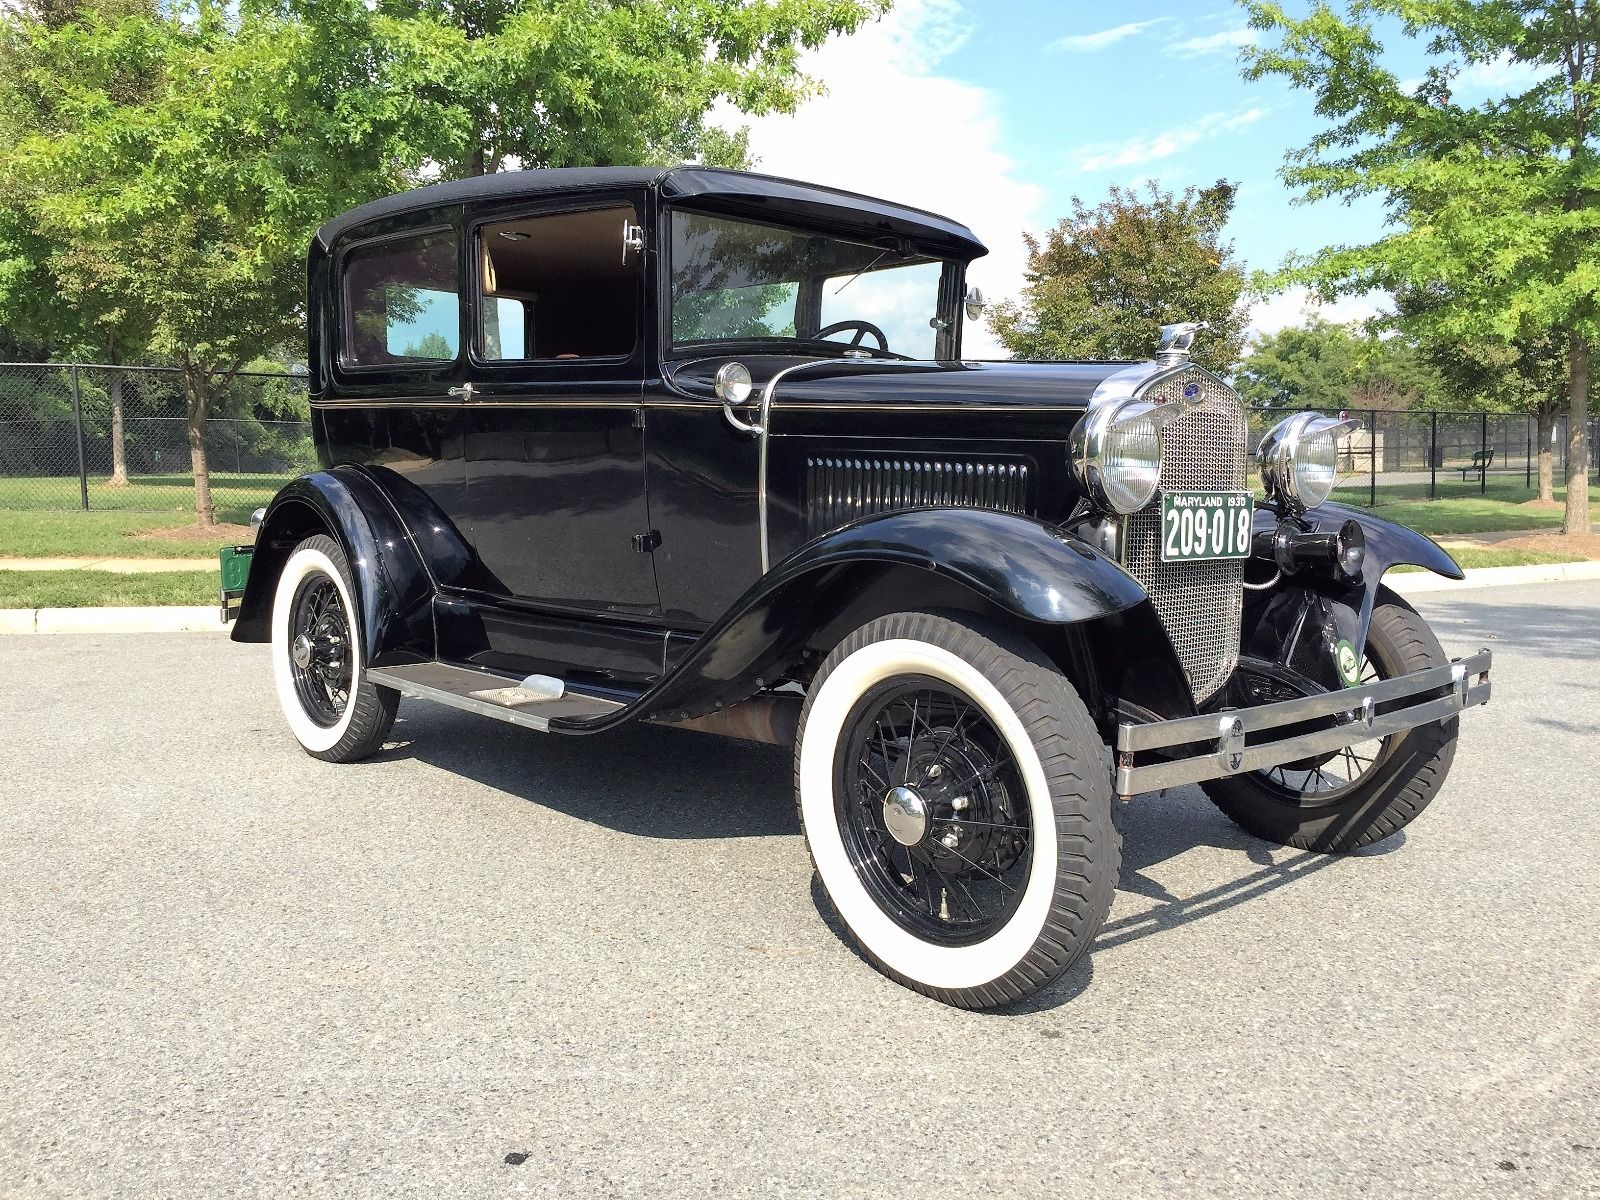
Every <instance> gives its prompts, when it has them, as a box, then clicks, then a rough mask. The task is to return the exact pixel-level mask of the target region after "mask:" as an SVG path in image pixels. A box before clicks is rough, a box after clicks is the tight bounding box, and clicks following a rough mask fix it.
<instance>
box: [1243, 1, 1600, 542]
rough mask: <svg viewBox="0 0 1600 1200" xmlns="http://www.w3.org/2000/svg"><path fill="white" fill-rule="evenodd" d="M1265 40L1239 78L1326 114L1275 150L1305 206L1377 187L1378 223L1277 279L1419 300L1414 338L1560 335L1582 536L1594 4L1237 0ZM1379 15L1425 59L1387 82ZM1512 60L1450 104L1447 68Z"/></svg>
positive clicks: (1596, 203) (1596, 82) (1573, 522)
mask: <svg viewBox="0 0 1600 1200" xmlns="http://www.w3.org/2000/svg"><path fill="white" fill-rule="evenodd" d="M1242 2H1243V3H1244V4H1245V7H1246V8H1247V9H1248V10H1249V12H1250V20H1251V24H1252V25H1253V26H1254V27H1255V28H1257V29H1261V30H1267V31H1275V32H1276V33H1277V34H1278V35H1279V44H1277V45H1275V46H1274V45H1263V46H1260V47H1256V48H1250V49H1247V50H1246V51H1245V74H1246V77H1247V78H1250V79H1260V78H1263V77H1265V76H1269V75H1277V76H1282V77H1284V78H1286V79H1287V80H1289V82H1290V83H1292V84H1293V85H1295V86H1296V87H1301V88H1305V89H1307V90H1309V91H1311V92H1313V93H1314V94H1315V96H1316V110H1317V113H1318V114H1319V115H1320V116H1322V117H1324V118H1326V119H1327V120H1328V121H1330V122H1331V124H1330V126H1329V127H1328V128H1326V129H1325V130H1323V131H1322V132H1321V133H1319V134H1317V135H1316V136H1315V137H1314V138H1313V139H1312V140H1311V141H1310V142H1309V143H1308V144H1307V145H1306V146H1305V147H1304V148H1302V149H1300V150H1298V151H1295V152H1293V153H1291V155H1290V156H1289V158H1288V160H1287V163H1286V166H1285V167H1284V170H1283V175H1284V178H1285V179H1286V181H1287V182H1289V183H1290V184H1291V185H1292V186H1295V187H1297V188H1299V189H1301V193H1302V196H1301V198H1302V199H1304V200H1320V199H1326V198H1331V197H1339V198H1343V199H1346V200H1350V199H1353V198H1355V197H1359V196H1367V195H1377V196H1381V197H1382V198H1383V199H1384V201H1385V203H1386V205H1387V208H1388V216H1387V221H1388V231H1387V232H1386V234H1385V235H1384V236H1383V237H1381V238H1379V239H1378V240H1376V241H1374V242H1372V243H1371V244H1369V245H1364V246H1336V247H1330V248H1328V249H1325V250H1323V251H1322V252H1320V253H1319V254H1316V255H1314V256H1312V257H1310V258H1305V259H1300V260H1297V261H1295V262H1292V263H1291V264H1290V265H1289V267H1288V268H1287V269H1286V270H1285V271H1284V272H1283V273H1282V274H1281V275H1280V276H1279V282H1282V283H1291V282H1299V283H1305V284H1308V285H1310V286H1311V287H1312V288H1314V289H1315V290H1316V291H1317V292H1318V294H1320V295H1321V296H1323V297H1325V298H1329V297H1332V296H1334V295H1337V294H1341V293H1361V292H1366V291H1370V290H1374V289H1384V290H1388V291H1390V292H1394V293H1397V294H1403V293H1406V292H1417V291H1420V292H1423V293H1425V294H1427V295H1428V296H1429V298H1430V302H1429V303H1428V304H1426V305H1423V306H1421V307H1420V308H1418V309H1414V310H1412V311H1410V312H1402V313H1401V314H1399V315H1398V316H1397V317H1396V318H1395V321H1396V322H1397V323H1398V324H1400V325H1401V326H1402V327H1405V328H1407V329H1409V330H1410V331H1411V332H1412V333H1413V334H1415V335H1416V336H1417V337H1418V339H1419V340H1420V341H1422V342H1424V343H1428V342H1438V343H1450V342H1455V343H1462V342H1474V343H1483V342H1489V343H1494V342H1498V343H1500V344H1501V345H1517V344H1524V345H1536V344H1538V343H1540V342H1541V341H1542V340H1544V339H1547V338H1554V339H1557V340H1558V341H1559V343H1560V344H1561V345H1562V351H1563V358H1564V361H1565V370H1564V375H1565V380H1564V383H1565V392H1566V397H1567V406H1568V412H1569V425H1568V435H1567V480H1566V482H1567V500H1566V514H1565V523H1564V529H1565V530H1566V532H1568V533H1570V534H1586V533H1587V532H1588V530H1589V490H1588V487H1587V463H1588V447H1587V438H1586V436H1585V428H1586V424H1587V413H1588V400H1589V392H1590V388H1591V369H1590V354H1591V346H1592V345H1593V344H1594V341H1595V339H1596V338H1597V337H1600V238H1597V236H1596V234H1597V232H1600V169H1597V168H1600V161H1597V157H1596V145H1595V142H1596V130H1595V122H1594V104H1595V102H1596V100H1597V98H1600V0H1359V2H1356V0H1352V3H1351V4H1350V6H1349V9H1348V12H1347V15H1344V16H1341V15H1340V14H1339V13H1337V12H1335V11H1334V10H1333V9H1332V8H1330V7H1328V6H1326V5H1320V4H1319V5H1317V6H1316V7H1315V8H1314V9H1313V10H1312V11H1311V13H1310V15H1308V16H1306V17H1304V18H1292V17H1290V16H1288V15H1287V14H1286V13H1285V12H1284V10H1283V8H1282V7H1281V6H1280V5H1279V4H1276V3H1266V2H1263V0H1242ZM1377 19H1392V20H1395V21H1397V22H1399V24H1400V28H1401V29H1402V31H1403V33H1404V34H1405V36H1407V37H1409V38H1412V39H1418V40H1422V41H1423V42H1424V43H1425V46H1426V50H1427V54H1428V61H1429V62H1430V64H1431V65H1430V66H1429V68H1428V70H1427V73H1426V75H1425V76H1424V77H1423V78H1422V79H1421V80H1419V81H1417V82H1414V83H1408V82H1402V81H1401V80H1400V79H1399V78H1398V76H1397V75H1396V74H1394V73H1393V72H1392V71H1391V70H1389V69H1388V68H1387V67H1386V66H1385V65H1384V62H1383V47H1382V46H1381V45H1380V43H1379V41H1378V39H1377V36H1376V34H1375V32H1374V22H1375V20H1377ZM1519 65H1520V66H1522V67H1525V68H1531V71H1530V74H1531V75H1532V76H1533V77H1534V81H1533V82H1532V83H1530V84H1529V85H1528V86H1526V87H1525V88H1524V89H1523V90H1522V91H1520V92H1517V93H1515V94H1509V95H1503V96H1497V97H1493V98H1491V99H1489V100H1485V101H1483V102H1482V103H1479V104H1475V105H1472V104H1466V103H1464V102H1462V101H1461V100H1458V99H1457V98H1456V96H1455V94H1454V90H1453V89H1454V88H1455V87H1456V86H1457V84H1456V81H1457V80H1458V79H1459V77H1460V76H1461V74H1462V73H1463V72H1464V71H1467V70H1469V69H1473V68H1478V69H1480V70H1481V69H1483V68H1497V67H1498V68H1504V67H1515V66H1519Z"/></svg>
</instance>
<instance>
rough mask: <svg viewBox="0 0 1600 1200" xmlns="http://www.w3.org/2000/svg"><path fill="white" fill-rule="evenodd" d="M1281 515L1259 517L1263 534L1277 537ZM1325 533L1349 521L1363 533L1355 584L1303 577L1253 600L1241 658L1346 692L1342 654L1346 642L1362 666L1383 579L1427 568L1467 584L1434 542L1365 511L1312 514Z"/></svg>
mask: <svg viewBox="0 0 1600 1200" xmlns="http://www.w3.org/2000/svg"><path fill="white" fill-rule="evenodd" d="M1279 519H1280V518H1279V514H1278V513H1277V512H1276V511H1274V510H1273V509H1270V508H1267V507H1265V506H1262V507H1260V508H1258V509H1257V510H1256V525H1255V527H1256V529H1257V531H1261V530H1266V531H1271V530H1272V529H1274V528H1275V527H1276V526H1277V523H1278V521H1279ZM1305 520H1306V521H1307V522H1308V523H1310V524H1312V525H1313V526H1315V528H1316V529H1317V530H1318V531H1319V532H1331V531H1333V530H1336V529H1338V528H1339V527H1340V526H1342V525H1343V524H1344V523H1345V522H1346V521H1354V522H1355V523H1356V524H1357V525H1359V526H1361V532H1362V533H1363V534H1364V535H1365V537H1366V556H1365V558H1364V559H1363V560H1362V566H1361V574H1360V576H1359V577H1357V578H1355V579H1346V578H1343V577H1334V576H1332V575H1327V574H1316V573H1312V572H1302V573H1301V574H1298V575H1294V576H1290V577H1288V578H1287V579H1286V580H1285V581H1284V582H1283V583H1282V584H1281V585H1279V586H1278V587H1275V588H1272V589H1271V590H1269V591H1267V592H1265V593H1256V594H1254V595H1253V596H1251V597H1250V600H1249V602H1248V603H1247V605H1246V608H1245V622H1244V632H1243V640H1242V647H1241V648H1242V650H1243V652H1244V653H1245V654H1248V655H1251V656H1252V657H1256V658H1261V659H1265V660H1267V661H1269V662H1275V663H1278V664H1279V665H1281V666H1286V667H1291V668H1293V669H1294V670H1295V671H1297V672H1298V673H1299V674H1301V675H1303V676H1306V677H1307V678H1310V679H1314V680H1316V681H1317V682H1318V683H1321V684H1322V685H1323V686H1325V687H1328V688H1338V687H1341V686H1344V681H1343V680H1342V679H1341V677H1340V675H1339V672H1338V667H1337V661H1336V654H1337V648H1338V645H1339V643H1340V642H1348V643H1350V645H1351V646H1352V647H1353V648H1354V650H1355V654H1356V660H1357V661H1359V660H1360V656H1361V653H1362V651H1363V650H1364V649H1365V647H1366V644H1367V630H1368V628H1369V627H1370V626H1371V624H1372V611H1373V609H1374V608H1375V607H1376V605H1377V598H1378V589H1379V588H1380V587H1381V586H1382V583H1383V576H1384V574H1385V573H1386V572H1387V571H1388V570H1389V569H1390V568H1391V567H1397V566H1417V567H1423V568H1425V569H1427V570H1429V571H1433V572H1435V573H1436V574H1439V575H1443V576H1445V577H1446V578H1449V579H1463V578H1465V575H1464V573H1463V572H1462V570H1461V568H1460V566H1458V565H1457V564H1456V561H1455V559H1453V558H1451V557H1450V555H1449V554H1448V553H1447V552H1446V551H1445V550H1444V548H1443V547H1441V546H1440V545H1439V544H1438V543H1437V542H1435V541H1434V540H1433V539H1432V538H1429V537H1426V536H1424V535H1423V534H1420V533H1418V532H1417V531H1416V530H1414V529H1408V528H1407V527H1406V526H1404V525H1398V524H1396V523H1395V522H1393V521H1385V520H1384V519H1383V518H1382V517H1379V516H1375V515H1374V514H1372V513H1371V512H1368V511H1367V510H1366V509H1361V508H1352V507H1350V506H1349V505H1346V504H1336V503H1333V502H1328V503H1325V504H1321V505H1318V506H1317V507H1316V508H1314V509H1312V510H1311V511H1310V512H1308V513H1306V514H1305Z"/></svg>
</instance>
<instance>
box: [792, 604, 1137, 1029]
mask: <svg viewBox="0 0 1600 1200" xmlns="http://www.w3.org/2000/svg"><path fill="white" fill-rule="evenodd" d="M795 787H796V794H797V803H798V807H799V810H800V819H801V823H802V826H803V828H804V830H805V835H806V843H807V846H808V848H809V850H810V852H811V857H812V861H813V863H814V864H815V866H816V870H817V874H818V876H819V878H820V880H821V882H822V886H823V888H824V890H825V891H826V893H827V895H828V899H829V901H830V902H831V903H832V905H833V906H834V908H835V910H836V911H837V912H838V914H839V916H840V917H841V918H843V921H844V924H845V925H846V927H847V928H848V929H849V932H850V934H851V936H852V937H853V938H854V939H855V940H856V942H857V943H858V944H859V945H860V947H861V949H862V950H863V951H864V952H865V954H866V956H867V957H868V958H869V959H870V960H871V961H872V962H873V963H874V965H876V966H877V967H878V968H879V969H880V970H882V971H884V972H885V973H886V974H888V975H889V976H891V977H892V978H894V979H896V980H898V981H899V982H901V983H903V984H906V985H907V986H909V987H912V988H914V989H916V990H917V991H920V992H923V993H925V994H927V995H930V996H933V997H935V998H937V999H940V1000H943V1001H945V1002H946V1003H949V1004H955V1005H959V1006H961V1007H967V1008H982V1007H989V1006H992V1005H997V1004H1006V1003H1012V1002H1015V1001H1017V1000H1021V999H1023V998H1024V997H1026V996H1028V995H1030V994H1032V993H1033V992H1035V991H1037V990H1038V989H1039V988H1041V987H1043V986H1044V985H1046V984H1047V983H1049V982H1050V981H1051V980H1053V979H1054V978H1056V977H1057V976H1058V975H1060V974H1061V973H1062V972H1063V971H1065V970H1066V969H1067V967H1068V966H1070V965H1071V964H1072V963H1073V962H1074V961H1075V960H1076V959H1077V958H1078V957H1079V956H1080V955H1081V954H1082V953H1083V952H1084V951H1085V950H1087V949H1088V946H1089V944H1090V942H1091V941H1092V940H1093V939H1094V935H1095V933H1096V932H1097V931H1098V930H1099V928H1100V925H1101V923H1102V922H1103V921H1104V919H1105V915H1106V913H1107V911H1109V909H1110V905H1111V899H1112V896H1113V894H1114V892H1115V887H1116V879H1117V870H1118V864H1119V859H1120V846H1119V844H1118V836H1117V832H1116V830H1115V828H1114V827H1113V824H1112V820H1111V796H1110V782H1109V778H1108V776H1107V772H1106V767H1105V760H1104V756H1103V751H1102V747H1101V743H1100V739H1099V736H1098V735H1097V733H1096V732H1095V729H1094V725H1093V722H1092V721H1091V720H1090V718H1089V714H1088V712H1087V710H1086V709H1085V708H1084V706H1083V703H1082V701H1081V700H1080V699H1079V698H1078V695H1077V693H1076V692H1075V691H1074V689H1073V688H1072V686H1071V684H1070V683H1069V682H1068V681H1067V679H1066V678H1065V677H1064V676H1063V675H1062V674H1061V673H1060V671H1058V670H1057V669H1056V668H1055V667H1054V665H1053V664H1051V663H1050V662H1049V660H1048V659H1046V658H1045V657H1044V656H1043V655H1042V654H1041V653H1040V652H1039V651H1038V649H1037V648H1036V647H1034V646H1032V645H1031V644H1030V643H1028V642H1026V641H1025V640H1023V639H1021V638H1018V637H1015V636H1013V635H1012V634H1010V633H1009V632H1008V631H1005V630H1001V629H996V628H990V627H987V626H984V625H982V624H979V623H976V622H968V621H966V620H957V619H952V618H949V617H942V616H935V615H931V614H924V613H904V614H896V615H893V616H888V617H882V618H879V619H878V620H876V621H873V622H871V623H869V624H867V625H866V626H863V627H862V628H861V629H859V630H857V631H856V632H855V633H853V634H851V635H850V636H849V637H847V638H846V639H845V640H844V641H843V642H841V643H840V644H839V646H838V647H837V648H835V649H834V651H833V652H832V653H831V654H830V655H829V656H828V658H827V660H826V661H825V662H824V663H823V665H822V667H821V669H820V670H819V672H818V674H817V677H816V679H815V681H814V682H813V684H812V687H811V689H810V691H809V694H808V695H807V698H806V703H805V707H804V709H803V711H802V713H801V721H800V733H799V738H798V744H797V746H796V751H795Z"/></svg>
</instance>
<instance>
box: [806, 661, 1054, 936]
mask: <svg viewBox="0 0 1600 1200" xmlns="http://www.w3.org/2000/svg"><path fill="white" fill-rule="evenodd" d="M837 774H838V779H837V781H836V786H835V789H834V795H835V797H836V807H837V817H838V821H839V827H840V832H841V834H842V836H843V840H844V843H845V847H846V849H847V852H848V854H849V856H850V859H851V862H852V864H853V865H854V867H855V870H856V873H857V875H858V876H859V878H860V880H861V883H862V885H863V886H864V887H865V888H866V890H867V892H868V894H869V895H871V896H872V897H873V899H874V900H875V901H876V902H877V903H878V904H879V906H880V907H881V908H882V909H883V911H884V912H885V913H886V914H888V915H889V916H890V917H891V918H892V919H893V920H894V921H895V922H896V923H897V924H898V925H900V926H901V927H902V928H904V929H906V930H907V931H909V932H911V933H913V934H915V935H916V936H918V937H920V938H924V939H926V940H928V941H930V942H934V943H936V944H940V945H949V946H960V945H966V944H969V943H972V942H975V941H980V940H982V939H983V938H986V937H988V936H989V935H990V934H992V933H993V932H994V931H995V930H996V929H997V928H999V927H1000V926H1002V925H1004V924H1005V922H1006V921H1007V920H1008V919H1009V918H1010V916H1011V915H1012V913H1013V912H1014V911H1015V910H1016V907H1017V903H1018V901H1019V900H1020V899H1021V897H1022V894H1023V891H1024V890H1025V888H1026V886H1027V880H1028V874H1029V870H1030V867H1031V863H1032V850H1033V836H1032V834H1033V830H1032V816H1031V812H1030V807H1029V804H1028V802H1027V796H1026V792H1025V789H1024V785H1023V782H1022V779H1021V776H1020V775H1019V774H1018V770H1017V764H1016V761H1015V758H1014V756H1013V755H1012V753H1011V751H1010V749H1009V748H1008V747H1007V745H1006V742H1005V739H1004V738H1003V737H1002V736H1001V734H1000V731H999V730H998V729H996V728H995V726H994V724H993V723H992V722H991V721H990V720H989V718H988V717H987V716H986V715H985V714H984V712H983V710H982V709H981V708H980V707H979V706H978V705H977V704H976V703H974V702H973V701H972V700H971V699H970V698H969V697H968V696H966V695H964V694H963V693H961V692H960V691H959V690H957V689H954V688H952V687H951V686H950V685H948V684H945V683H943V682H941V681H938V680H934V679H931V678H927V677H920V676H913V677H902V678H900V679H896V680H893V681H890V682H887V683H884V684H881V685H879V686H878V687H875V688H873V689H871V690H869V691H868V692H867V693H866V694H865V695H863V696H862V697H861V699H860V700H859V701H858V702H857V704H856V705H855V707H854V709H853V710H852V712H851V713H850V715H849V717H848V718H847V719H846V722H845V726H844V736H843V737H842V738H841V739H840V743H839V754H838V763H837Z"/></svg>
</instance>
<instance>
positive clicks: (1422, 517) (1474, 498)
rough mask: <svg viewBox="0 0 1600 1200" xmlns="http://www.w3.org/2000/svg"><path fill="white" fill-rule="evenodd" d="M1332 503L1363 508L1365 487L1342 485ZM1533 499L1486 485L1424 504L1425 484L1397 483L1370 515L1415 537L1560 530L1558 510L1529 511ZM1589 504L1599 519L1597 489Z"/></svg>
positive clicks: (1562, 495)
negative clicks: (1479, 491) (1482, 489)
mask: <svg viewBox="0 0 1600 1200" xmlns="http://www.w3.org/2000/svg"><path fill="white" fill-rule="evenodd" d="M1333 498H1334V499H1335V500H1339V501H1342V502H1343V503H1345V504H1354V505H1357V506H1360V507H1365V506H1366V503H1367V489H1366V487H1365V486H1362V487H1356V486H1350V485H1347V486H1344V487H1341V488H1339V489H1338V490H1337V491H1335V492H1334V494H1333ZM1566 498H1567V489H1566V488H1559V487H1558V488H1557V489H1556V500H1557V501H1558V502H1564V501H1565V500H1566ZM1529 499H1531V494H1530V493H1529V492H1528V491H1527V490H1526V489H1525V488H1524V487H1523V486H1522V484H1521V481H1520V480H1519V481H1518V482H1517V483H1516V484H1514V485H1513V484H1509V483H1490V484H1489V488H1488V491H1487V493H1486V494H1485V495H1482V496H1480V495H1478V494H1477V491H1476V490H1475V489H1474V490H1473V491H1472V492H1471V493H1469V494H1461V493H1457V494H1453V495H1449V496H1446V497H1441V498H1440V499H1438V500H1429V499H1428V485H1427V484H1425V483H1420V484H1401V485H1398V486H1396V487H1388V488H1384V487H1380V488H1379V489H1378V506H1377V507H1376V508H1375V509H1373V510H1372V511H1373V512H1375V513H1376V514H1377V515H1378V516H1380V517H1382V518H1383V519H1384V520H1386V521H1393V522H1395V523H1396V524H1399V525H1409V526H1410V527H1411V528H1412V529H1415V530H1416V531H1417V532H1419V533H1426V534H1428V535H1430V536H1433V537H1437V536H1439V535H1440V534H1451V533H1493V532H1495V531H1497V530H1501V529H1559V528H1560V527H1561V510H1560V509H1559V508H1532V507H1529V506H1528V505H1527V504H1526V501H1527V500H1529ZM1589 505H1590V507H1591V509H1592V511H1593V514H1594V515H1595V517H1596V519H1600V487H1591V488H1590V489H1589Z"/></svg>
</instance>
